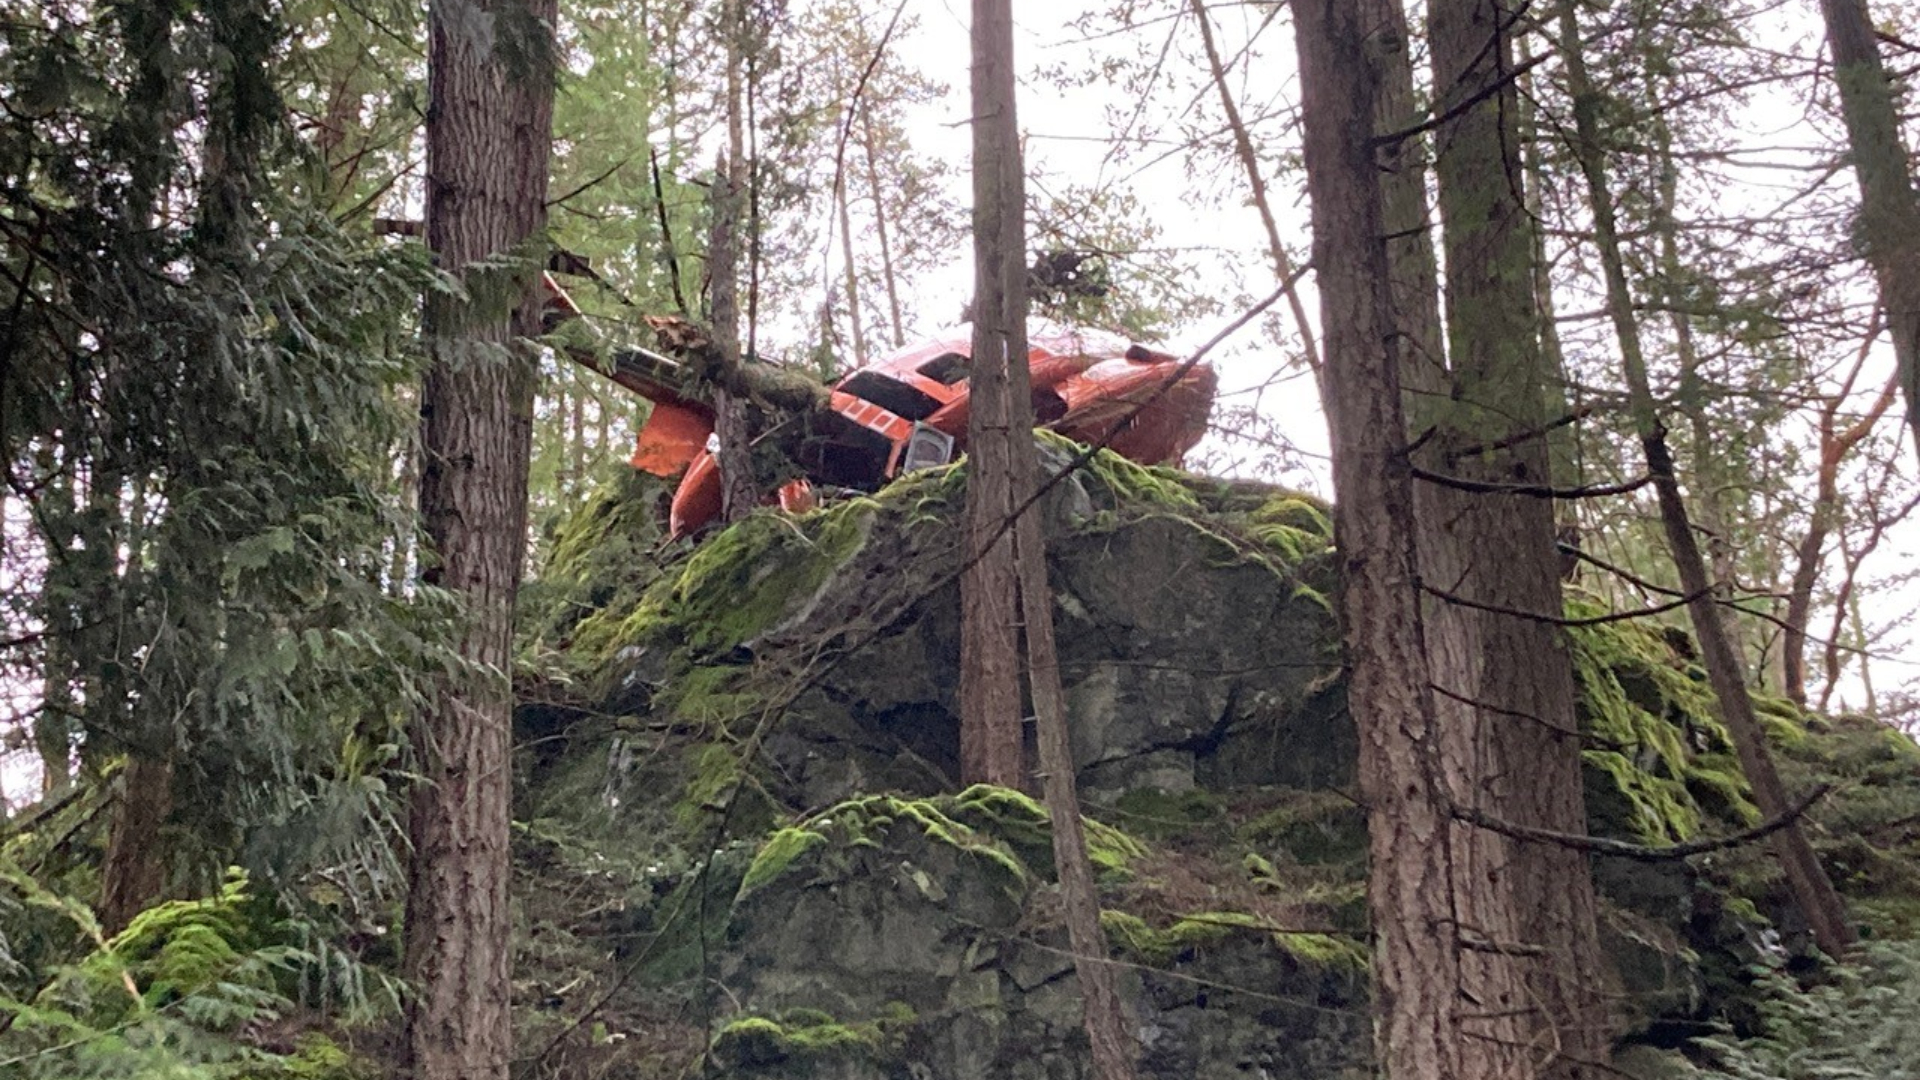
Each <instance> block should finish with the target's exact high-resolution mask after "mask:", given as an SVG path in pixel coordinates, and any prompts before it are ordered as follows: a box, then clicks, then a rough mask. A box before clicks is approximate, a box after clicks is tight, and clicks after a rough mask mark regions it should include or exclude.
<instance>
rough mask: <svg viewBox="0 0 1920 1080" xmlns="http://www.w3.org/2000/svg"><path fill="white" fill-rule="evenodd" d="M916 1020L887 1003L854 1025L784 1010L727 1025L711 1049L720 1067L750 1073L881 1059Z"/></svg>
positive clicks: (809, 1012) (813, 1011) (901, 1006)
mask: <svg viewBox="0 0 1920 1080" xmlns="http://www.w3.org/2000/svg"><path fill="white" fill-rule="evenodd" d="M917 1022H918V1017H917V1016H916V1015H915V1014H914V1011H913V1009H912V1007H911V1006H909V1005H907V1004H905V1003H904V1002H898V1001H893V1002H888V1003H887V1004H886V1005H885V1006H884V1007H882V1009H881V1011H880V1015H879V1016H877V1017H875V1018H874V1019H872V1020H866V1021H862V1022H860V1023H854V1024H849V1023H843V1022H841V1021H839V1020H836V1019H835V1018H834V1017H832V1016H831V1015H829V1014H827V1013H824V1012H821V1011H820V1010H818V1009H789V1010H788V1011H786V1012H785V1013H782V1014H781V1015H780V1017H779V1019H777V1020H776V1019H771V1018H768V1017H764V1016H743V1017H739V1018H737V1019H734V1020H731V1021H728V1022H727V1023H726V1024H725V1025H724V1026H722V1027H721V1028H720V1030H719V1031H717V1032H715V1033H714V1036H713V1042H712V1051H713V1056H714V1059H715V1060H716V1061H718V1062H719V1063H720V1064H721V1065H722V1066H723V1067H727V1068H731V1069H740V1070H749V1071H750V1070H755V1069H764V1068H769V1067H772V1066H782V1065H785V1064H788V1063H796V1064H799V1065H801V1066H803V1067H804V1066H806V1065H808V1064H810V1063H812V1062H816V1061H826V1060H835V1059H846V1058H866V1059H872V1060H883V1061H884V1060H888V1059H891V1058H892V1057H894V1056H895V1055H897V1053H898V1052H899V1049H900V1042H901V1037H902V1035H903V1034H904V1033H905V1031H906V1030H907V1029H908V1028H910V1027H912V1026H913V1024H915V1023H917Z"/></svg>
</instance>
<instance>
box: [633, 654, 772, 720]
mask: <svg viewBox="0 0 1920 1080" xmlns="http://www.w3.org/2000/svg"><path fill="white" fill-rule="evenodd" d="M752 680H753V671H752V669H750V668H747V667H742V666H737V665H729V664H711V665H708V664H700V665H694V666H691V667H687V668H685V669H683V670H681V671H680V672H679V673H678V674H676V675H675V677H674V679H673V681H672V682H671V683H670V684H669V685H668V687H667V689H666V690H665V692H663V693H662V694H661V695H660V696H659V697H658V698H656V699H655V701H654V705H655V707H656V708H658V709H661V710H663V711H665V712H668V713H671V714H672V715H673V717H674V719H676V720H681V721H684V722H689V723H695V724H703V725H708V726H714V725H724V724H729V723H732V722H733V721H736V720H745V719H748V718H750V717H751V716H753V715H754V713H756V712H757V711H758V710H759V709H760V707H761V706H762V704H764V701H763V699H762V698H761V696H760V695H759V693H757V692H756V691H755V690H754V688H753V683H752Z"/></svg>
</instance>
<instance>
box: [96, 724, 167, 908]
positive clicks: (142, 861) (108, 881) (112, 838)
mask: <svg viewBox="0 0 1920 1080" xmlns="http://www.w3.org/2000/svg"><path fill="white" fill-rule="evenodd" d="M118 787H119V791H118V802H117V803H116V805H115V807H114V813H113V827H112V828H111V829H109V830H108V833H107V852H106V855H105V856H104V857H103V858H102V860H101V864H100V882H101V895H100V928H101V929H102V930H103V931H105V932H106V934H107V935H108V936H109V937H111V936H112V935H114V934H117V933H119V932H120V931H122V930H125V929H126V928H127V924H128V923H129V922H132V921H133V917H134V916H135V915H138V914H140V912H141V911H143V910H145V908H146V907H147V905H149V904H151V903H153V902H154V901H155V900H157V899H159V898H160V891H161V889H162V888H164V887H165V885H166V864H165V863H164V862H163V861H162V859H161V858H160V856H161V847H160V826H161V824H162V823H163V822H165V821H166V819H167V815H168V814H171V813H172V812H173V762H172V760H171V759H170V758H169V757H165V756H159V755H155V754H152V753H149V752H147V751H143V750H134V751H131V752H129V753H128V755H127V764H126V767H125V768H123V769H121V770H120V783H119V784H118Z"/></svg>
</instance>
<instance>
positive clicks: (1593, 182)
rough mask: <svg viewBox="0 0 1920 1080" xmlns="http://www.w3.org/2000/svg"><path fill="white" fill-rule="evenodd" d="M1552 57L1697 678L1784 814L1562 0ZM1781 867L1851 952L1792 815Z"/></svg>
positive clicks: (1819, 926)
mask: <svg viewBox="0 0 1920 1080" xmlns="http://www.w3.org/2000/svg"><path fill="white" fill-rule="evenodd" d="M1560 46H1561V56H1562V59H1563V61H1564V62H1565V64H1566V70H1567V90H1568V93H1569V94H1570V95H1571V96H1572V98H1573V118H1574V132H1575V138H1574V153H1575V156H1576V158H1577V159H1578V160H1579V164H1580V169H1581V173H1582V174H1583V176H1584V177H1585V179H1586V182H1587V195H1588V198H1589V200H1590V201H1591V203H1592V210H1593V236H1594V245H1595V247H1596V248H1598V250H1599V254H1600V263H1601V269H1602V271H1603V273H1604V275H1605V278H1606V289H1607V310H1608V314H1609V316H1610V317H1611V318H1612V321H1613V330H1614V335H1615V337H1616V338H1617V339H1618V343H1619V347H1620V361H1621V368H1622V371H1623V373H1624V374H1625V376H1626V382H1627V399H1628V409H1629V411H1630V412H1631V414H1632V421H1633V425H1634V430H1635V434H1636V435H1637V436H1638V438H1639V441H1640V445H1641V448H1642V450H1643V452H1644V453H1645V455H1646V461H1647V473H1648V475H1649V476H1651V477H1652V478H1653V487H1654V494H1655V497H1656V499H1657V500H1658V503H1659V507H1660V524H1661V528H1662V531H1663V532H1664V533H1665V534H1666V538H1667V548H1668V551H1669V553H1670V554H1671V555H1672V557H1673V563H1674V568H1675V570H1676V571H1677V572H1678V574H1679V578H1680V588H1681V590H1682V592H1683V593H1684V594H1685V595H1686V596H1688V597H1689V598H1690V599H1689V600H1688V603H1687V614H1688V615H1689V616H1690V617H1691V618H1692V620H1693V628H1694V634H1695V635H1696V636H1697V637H1698V638H1699V639H1700V652H1701V658H1702V659H1703V660H1704V662H1705V664H1706V668H1707V679H1708V682H1709V684H1710V685H1711V686H1712V688H1713V694H1714V697H1715V698H1716V699H1717V700H1718V701H1719V704H1720V711H1721V716H1722V718H1723V719H1724V720H1725V721H1726V725H1727V732H1728V734H1729V736H1730V737H1731V738H1732V740H1733V745H1734V749H1735V751H1736V752H1737V753H1738V755H1739V757H1740V765H1741V768H1742V769H1743V770H1744V771H1745V773H1746V777H1747V784H1748V786H1749V787H1750V788H1751V789H1752V792H1753V801H1754V804H1755V805H1756V806H1758V807H1759V808H1760V812H1761V813H1762V814H1763V815H1765V816H1767V817H1769V818H1772V817H1779V816H1782V815H1784V814H1786V813H1787V811H1788V810H1789V808H1790V807H1791V805H1792V800H1790V799H1788V797H1787V793H1786V787H1785V785H1784V784H1783V783H1782V782H1781V780H1780V776H1779V773H1778V771H1777V770H1776V769H1775V768H1774V764H1773V754H1772V751H1770V750H1769V749H1768V748H1767V742H1766V733H1765V731H1764V729H1762V728H1761V726H1760V721H1759V719H1758V717H1757V716H1756V714H1755V713H1754V710H1753V701H1752V699H1751V698H1750V697H1749V696H1748V694H1747V686H1746V681H1745V664H1744V662H1743V661H1742V660H1741V658H1740V650H1739V646H1738V644H1737V643H1736V642H1735V640H1734V639H1733V636H1732V635H1731V634H1729V633H1728V632H1727V628H1726V625H1725V624H1724V623H1723V622H1722V620H1721V617H1720V609H1719V605H1718V603H1717V602H1716V600H1715V598H1714V596H1713V594H1712V588H1711V587H1712V580H1713V579H1712V577H1711V575H1710V574H1709V573H1708V570H1707V563H1706V559H1705V557H1704V556H1703V555H1702V554H1701V551H1700V545H1699V543H1698V542H1697V541H1696V540H1695V539H1694V533H1693V523H1692V521H1691V520H1690V519H1689V516H1688V513H1687V506H1686V502H1685V500H1684V499H1683V498H1682V496H1681V493H1680V481H1679V477H1678V475H1677V474H1676V473H1675V471H1674V464H1673V455H1672V453H1671V452H1670V451H1669V450H1668V448H1667V435H1666V425H1665V422H1664V421H1663V420H1662V419H1661V416H1660V413H1659V407H1658V405H1657V404H1656V402H1655V399H1654V396H1653V389H1652V385H1651V382H1650V380H1649V378H1648V375H1647V366H1646V358H1645V354H1644V352H1643V350H1642V348H1641V343H1640V328H1639V325H1638V324H1637V323H1636V322H1635V321H1634V305H1633V296H1632V292H1631V290H1630V289H1629V287H1628V285H1627V276H1626V269H1625V264H1624V262H1623V259H1622V256H1621V250H1620V238H1619V230H1618V226H1617V224H1616V222H1615V215H1614V209H1613V202H1612V196H1611V195H1610V194H1609V192H1608V188H1607V169H1606V159H1605V157H1604V152H1603V150H1602V144H1601V141H1600V139H1601V133H1600V122H1599V109H1600V105H1601V99H1600V96H1599V95H1598V94H1597V93H1596V92H1595V90H1594V88H1593V81H1592V78H1591V77H1590V76H1589V75H1588V74H1587V65H1586V58H1585V56H1584V55H1583V54H1582V52H1581V48H1582V45H1581V40H1580V27H1579V22H1578V18H1577V16H1576V14H1575V11H1574V8H1573V7H1572V6H1567V7H1563V8H1561V10H1560ZM1770 843H1771V846H1772V847H1773V850H1774V853H1775V855H1776V856H1777V857H1778V858H1779V860H1780V863H1781V867H1782V869H1783V870H1784V871H1785V874H1786V878H1787V883H1788V886H1789V888H1790V890H1791V892H1792V894H1793V897H1794V901H1795V904H1796V906H1798V907H1799V908H1800V912H1801V915H1802V916H1803V917H1804V918H1805V919H1806V920H1807V925H1808V927H1809V928H1810V929H1811V931H1812V933H1813V939H1814V942H1815V943H1816V944H1818V945H1819V946H1820V948H1821V949H1822V950H1823V951H1825V952H1826V953H1827V954H1828V955H1829V956H1832V957H1835V958H1839V957H1843V956H1845V955H1846V954H1847V953H1848V952H1849V951H1851V949H1852V947H1853V945H1854V942H1855V934H1854V929H1853V926H1852V924H1851V923H1850V922H1848V920H1847V911H1846V905H1845V904H1844V902H1843V901H1842V900H1841V899H1840V894H1839V893H1838V892H1836V891H1835V890H1834V888H1833V882H1832V881H1831V880H1830V879H1829V878H1828V877H1827V873H1826V870H1825V869H1824V868H1823V867H1822V866H1821V865H1820V862H1819V860H1818V859H1817V858H1816V857H1815V856H1814V853H1813V846H1812V845H1811V844H1810V843H1808V842H1807V837H1806V833H1805V832H1804V831H1803V830H1802V829H1801V828H1800V825H1799V823H1798V822H1795V823H1793V824H1790V825H1788V826H1787V827H1785V828H1783V829H1781V830H1780V831H1779V832H1776V833H1774V834H1773V836H1772V838H1771V840H1770Z"/></svg>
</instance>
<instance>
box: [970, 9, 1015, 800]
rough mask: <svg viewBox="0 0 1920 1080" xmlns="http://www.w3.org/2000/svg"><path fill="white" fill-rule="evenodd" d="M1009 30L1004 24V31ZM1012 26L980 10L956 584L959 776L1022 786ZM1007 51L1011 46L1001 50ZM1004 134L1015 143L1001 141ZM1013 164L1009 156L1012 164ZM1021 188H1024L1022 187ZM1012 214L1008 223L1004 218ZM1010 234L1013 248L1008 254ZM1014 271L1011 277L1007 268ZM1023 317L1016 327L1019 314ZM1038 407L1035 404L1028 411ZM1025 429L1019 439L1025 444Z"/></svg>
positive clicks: (1003, 12) (1005, 17)
mask: <svg viewBox="0 0 1920 1080" xmlns="http://www.w3.org/2000/svg"><path fill="white" fill-rule="evenodd" d="M1003 23H1004V24H1006V25H1005V26H1002V24H1003ZM1011 24H1012V16H1011V14H1010V13H1009V12H1008V10H1007V0H974V5H973V82H972V98H973V117H974V125H973V153H974V162H973V260H974V272H973V281H974V303H973V361H972V369H971V377H970V379H969V383H968V385H969V387H970V388H971V397H972V403H973V404H972V412H971V415H970V416H969V418H968V421H967V516H966V522H967V525H966V538H967V546H966V556H967V559H968V566H967V568H966V571H965V572H964V573H963V574H962V575H961V578H960V778H961V781H962V782H963V783H988V784H998V785H1000V786H1002V787H1013V788H1017V787H1021V786H1023V784H1022V781H1023V780H1024V779H1025V770H1024V768H1023V767H1022V766H1023V762H1022V758H1023V756H1024V750H1023V748H1022V739H1021V733H1020V719H1021V713H1022V710H1021V707H1020V705H1021V695H1020V660H1019V655H1020V653H1019V650H1020V644H1019V627H1018V616H1017V603H1016V597H1017V596H1018V592H1017V589H1018V585H1017V584H1016V581H1017V577H1016V572H1015V566H1014V546H1013V532H1012V530H1011V529H1009V528H1008V525H1009V524H1010V523H1011V521H1012V519H1013V507H1014V503H1013V493H1014V489H1013V463H1012V459H1011V453H1012V450H1011V447H1010V445H1009V443H1010V439H1009V434H1010V433H1011V432H1012V431H1013V430H1014V429H1013V423H1014V421H1013V409H1014V399H1013V389H1012V387H1011V385H1010V383H1009V379H1010V378H1011V372H1010V367H1011V365H1012V363H1013V360H1014V358H1015V357H1018V358H1019V359H1020V361H1021V362H1022V365H1023V368H1022V370H1024V363H1025V360H1026V355H1027V327H1026V322H1025V318H1024V304H1022V305H1021V309H1020V310H1019V311H1016V310H1015V308H1014V304H1013V302H1012V301H1014V300H1015V299H1016V298H1018V296H1017V294H1015V295H1010V291H1011V290H1020V289H1023V288H1024V283H1025V280H1026V279H1025V273H1026V271H1025V268H1024V264H1025V261H1026V259H1025V255H1026V253H1025V251H1024V250H1023V247H1024V243H1025V240H1024V232H1025V229H1024V222H1023V221H1022V220H1021V218H1020V217H1019V215H1022V214H1024V212H1025V208H1024V207H1023V206H1021V205H1020V204H1018V203H1008V202H1006V201H1005V194H1004V192H1005V191H1006V190H1007V188H1008V185H1009V177H1010V176H1011V175H1013V174H1015V173H1017V170H1018V169H1019V168H1020V158H1019V143H1018V134H1019V133H1018V131H1017V129H1015V128H1014V127H1013V125H1014V111H1013V96H1012V87H1013V70H1012V64H1013V57H1012V51H1013V46H1012V29H1011ZM1003 42H1004V43H1003ZM1001 127H1005V128H1006V129H1007V130H1008V131H1009V132H1011V137H1010V138H1008V137H1002V135H1001V133H1000V128H1001ZM1009 155H1011V157H1009ZM1015 190H1018V189H1017V188H1016V189H1015ZM1009 214H1012V215H1014V216H1015V218H1014V221H1012V222H1011V223H1009V222H1008V221H1007V220H1006V219H1007V215H1009ZM1009 236H1011V237H1012V239H1013V243H1014V245H1015V246H1014V248H1013V250H1012V251H1010V252H1009V251H1007V250H1006V247H1005V245H1006V244H1007V241H1008V238H1009ZM1008 262H1013V263H1019V264H1022V269H1021V270H1020V272H1019V273H1018V274H1008V273H1007V272H1006V271H1005V269H1004V267H1003V265H1002V264H1003V263H1008ZM1016 314H1017V315H1020V316H1021V317H1020V318H1018V319H1016V318H1014V317H1013V316H1014V315H1016ZM1028 407H1029V408H1030V407H1031V406H1030V405H1029V406H1028ZM1026 430H1029V429H1022V433H1023V434H1024V433H1025V431H1026Z"/></svg>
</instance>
